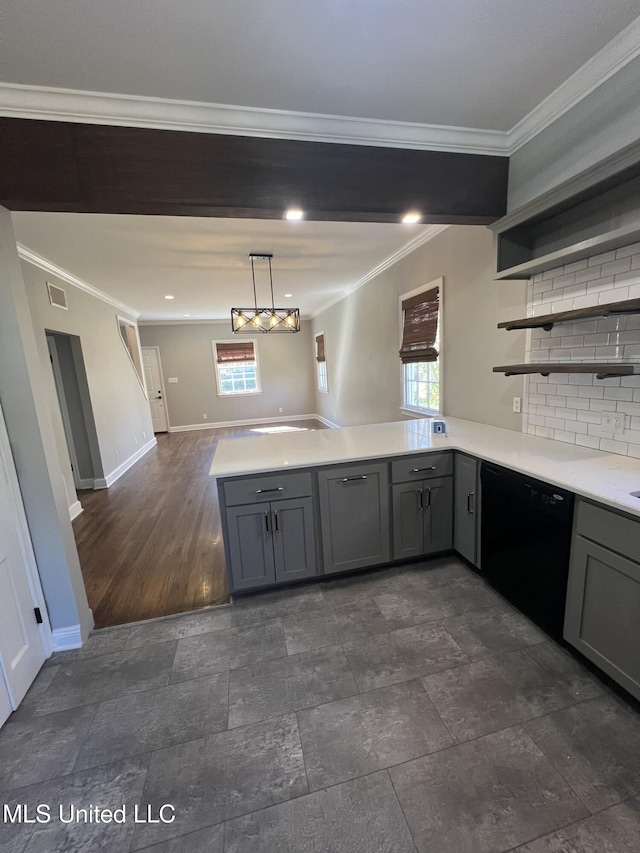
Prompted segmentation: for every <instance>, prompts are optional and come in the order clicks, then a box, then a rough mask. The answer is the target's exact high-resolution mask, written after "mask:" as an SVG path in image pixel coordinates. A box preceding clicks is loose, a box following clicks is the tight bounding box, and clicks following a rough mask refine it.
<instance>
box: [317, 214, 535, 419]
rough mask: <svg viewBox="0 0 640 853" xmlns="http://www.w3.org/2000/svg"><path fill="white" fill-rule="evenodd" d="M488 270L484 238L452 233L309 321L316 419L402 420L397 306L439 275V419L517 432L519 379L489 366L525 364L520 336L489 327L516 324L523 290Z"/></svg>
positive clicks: (458, 230)
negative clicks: (318, 363) (321, 377)
mask: <svg viewBox="0 0 640 853" xmlns="http://www.w3.org/2000/svg"><path fill="white" fill-rule="evenodd" d="M494 271H495V255H494V250H493V241H492V235H491V233H490V232H489V230H488V229H486V228H484V227H481V226H464V227H463V226H452V227H450V228H447V229H446V230H445V231H443V232H442V233H441V234H439V235H438V236H436V237H435V238H434V239H432V240H431V241H430V242H428V243H426V244H425V245H423V246H421V247H420V248H419V249H417V250H416V251H415V252H412V254H410V255H408V256H407V257H405V258H403V259H402V260H400V261H399V262H398V263H396V264H394V265H393V266H392V267H389V268H388V269H387V270H385V271H384V272H382V273H381V274H380V275H379V276H377V277H376V278H374V279H372V280H371V281H370V282H368V283H367V284H365V285H364V286H362V287H361V288H359V289H358V290H356V291H355V292H354V293H352V294H350V295H349V296H348V297H347V298H346V299H343V300H342V301H340V302H338V303H337V304H336V305H334V306H332V307H331V308H329V309H328V310H326V311H324V312H322V313H321V314H320V315H318V316H317V317H316V318H315V319H314V320H313V334H315V333H316V332H319V331H324V333H325V345H326V355H327V374H328V385H329V393H328V394H323V393H320V392H318V393H317V394H316V411H317V412H318V413H319V414H320V415H322V416H323V417H325V418H328V419H329V420H331V421H333V422H334V423H337V424H338V425H340V426H352V425H355V424H366V423H376V422H385V421H396V420H400V419H402V417H403V415H402V413H401V411H400V405H401V402H402V388H401V366H400V359H399V358H398V350H399V348H400V319H399V315H400V309H399V303H398V297H399V295H400V294H402V293H407V292H408V291H411V290H413V289H415V288H417V287H420V286H421V285H423V284H427V283H429V282H430V281H432V280H433V279H436V278H439V277H440V276H443V277H444V309H443V313H444V349H443V362H442V363H443V368H444V376H443V392H444V393H443V397H444V413H445V414H446V415H450V416H452V417H459V418H467V419H469V420H474V421H480V422H481V423H487V424H494V425H496V426H501V427H507V428H509V429H515V430H519V429H520V428H521V415H516V414H513V412H512V398H513V397H514V396H519V397H521V396H522V393H523V387H524V384H523V380H522V378H521V377H513V378H510V379H506V378H505V377H504V376H501V375H498V374H494V373H492V367H493V366H494V365H496V364H504V363H509V362H521V361H523V360H524V352H525V333H524V332H505V331H499V330H498V329H496V324H497V323H498V322H500V321H501V320H506V319H513V318H514V317H518V316H524V315H523V314H522V312H523V311H524V310H525V309H526V282H518V281H507V282H495V281H493V276H494Z"/></svg>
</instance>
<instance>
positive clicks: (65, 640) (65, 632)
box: [51, 625, 82, 652]
mask: <svg viewBox="0 0 640 853" xmlns="http://www.w3.org/2000/svg"><path fill="white" fill-rule="evenodd" d="M51 639H52V641H53V651H54V652H66V651H68V650H69V649H79V648H80V647H81V646H82V632H81V630H80V625H69V626H68V627H67V628H54V629H53V631H52V632H51Z"/></svg>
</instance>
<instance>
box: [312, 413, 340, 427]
mask: <svg viewBox="0 0 640 853" xmlns="http://www.w3.org/2000/svg"><path fill="white" fill-rule="evenodd" d="M312 417H314V418H315V419H316V420H317V421H320V423H321V424H324V425H325V426H328V427H329V429H340V424H334V422H333V421H330V420H329V419H328V418H323V417H322V415H312Z"/></svg>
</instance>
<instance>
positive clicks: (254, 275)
mask: <svg viewBox="0 0 640 853" xmlns="http://www.w3.org/2000/svg"><path fill="white" fill-rule="evenodd" d="M269 266H271V262H269ZM251 278H252V279H253V305H254V307H255V309H256V313H257V312H258V297H257V296H256V271H255V268H254V266H253V255H251Z"/></svg>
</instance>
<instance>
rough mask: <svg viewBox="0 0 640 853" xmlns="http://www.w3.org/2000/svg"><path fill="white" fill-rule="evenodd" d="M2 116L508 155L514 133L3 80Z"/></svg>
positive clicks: (0, 113)
mask: <svg viewBox="0 0 640 853" xmlns="http://www.w3.org/2000/svg"><path fill="white" fill-rule="evenodd" d="M0 115H3V116H9V117H12V118H28V119H40V120H43V121H70V122H76V123H80V124H106V125H112V126H118V127H152V128H157V129H160V130H182V131H190V132H197V133H220V134H224V135H225V136H253V137H262V138H268V139H300V140H307V141H309V142H339V143H343V144H347V145H374V146H377V147H382V148H413V149H419V150H423V151H456V152H462V153H465V154H506V153H507V152H506V138H507V134H506V133H505V132H504V131H500V130H483V129H481V128H467V127H450V126H447V125H435V124H421V123H418V122H402V121H385V120H381V119H368V118H357V117H354V116H335V115H324V114H319V113H305V112H294V111H290V110H266V109H260V108H257V107H242V106H235V105H232V104H210V103H203V102H201V101H178V100H171V99H168V98H145V97H141V96H139V95H120V94H115V93H105V92H87V91H81V90H77V89H59V88H53V87H49V86H26V85H21V84H17V83H0Z"/></svg>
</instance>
